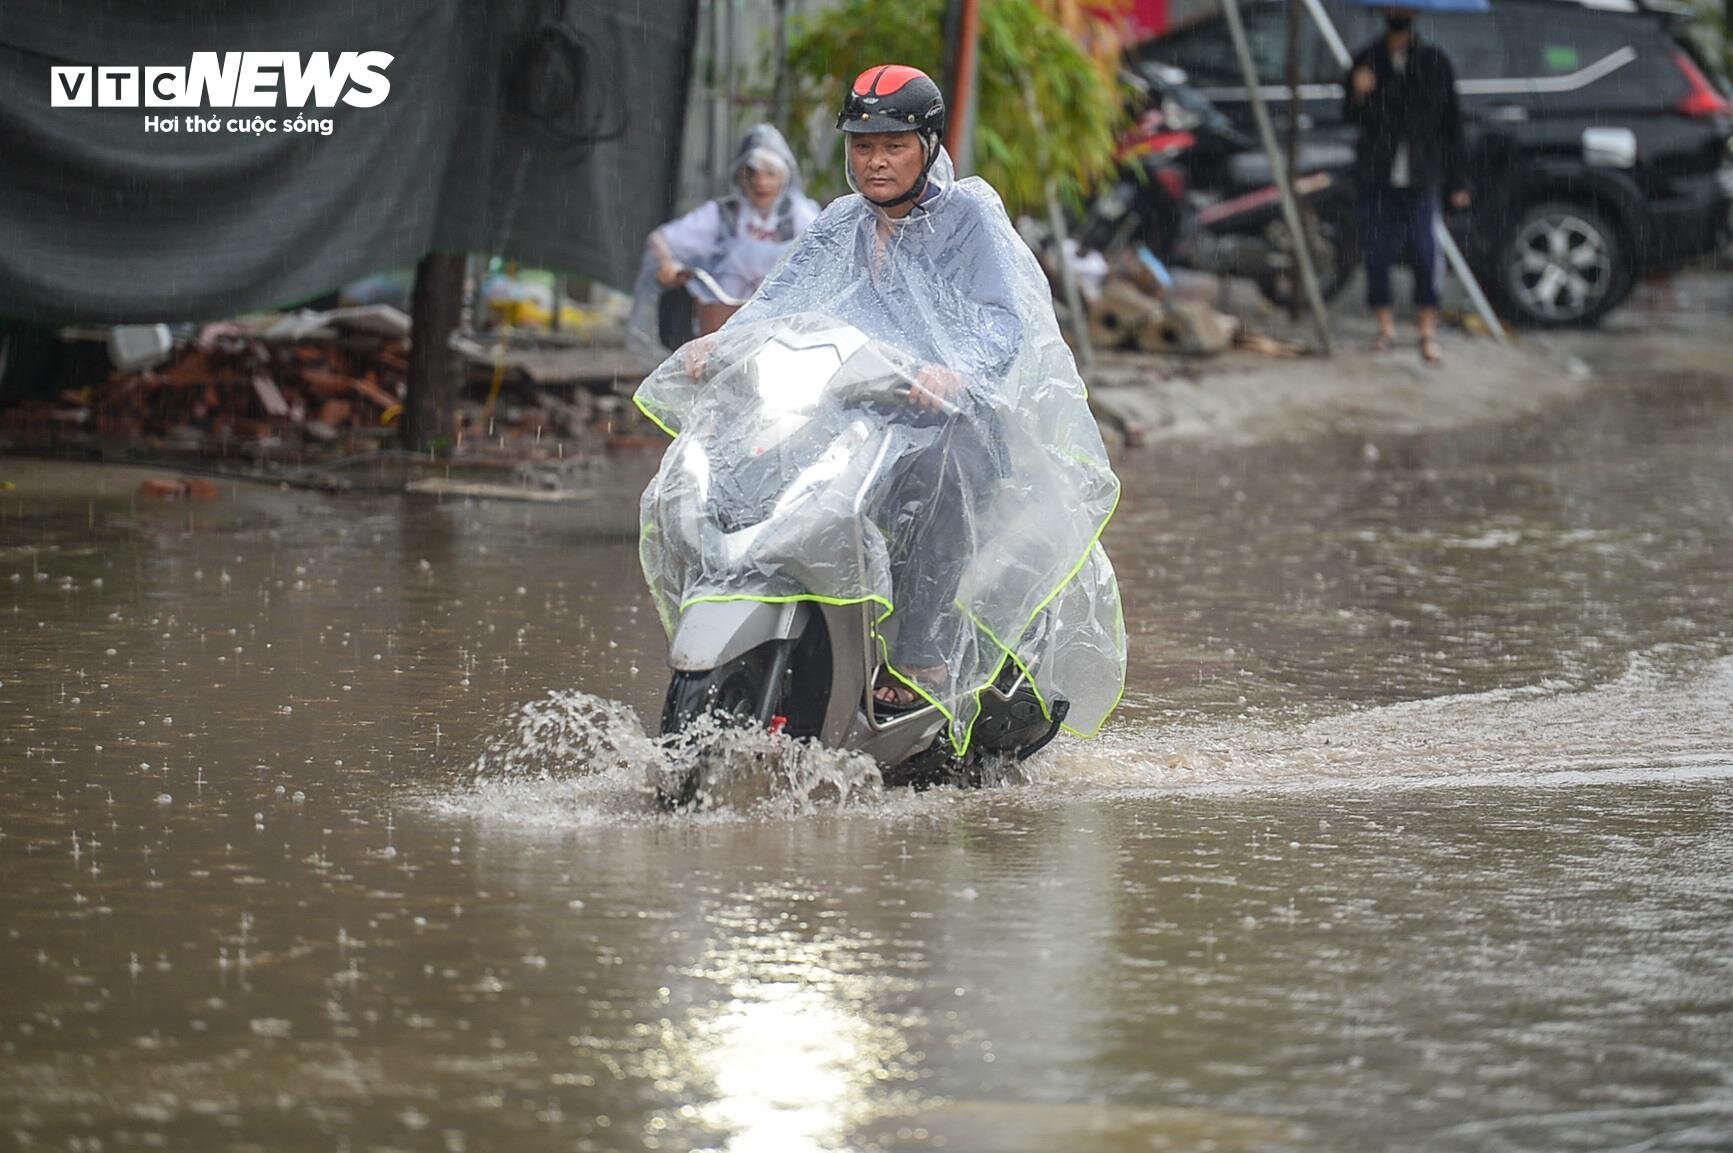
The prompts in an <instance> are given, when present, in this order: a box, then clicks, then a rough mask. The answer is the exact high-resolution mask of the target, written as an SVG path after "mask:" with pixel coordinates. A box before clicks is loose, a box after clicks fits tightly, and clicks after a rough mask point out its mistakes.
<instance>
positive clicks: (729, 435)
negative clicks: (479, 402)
mask: <svg viewBox="0 0 1733 1153" xmlns="http://www.w3.org/2000/svg"><path fill="white" fill-rule="evenodd" d="M935 366H937V367H939V368H943V369H948V370H950V371H951V372H954V373H956V374H958V375H960V377H961V378H962V389H961V391H959V392H958V393H956V394H955V395H953V396H952V397H951V401H952V402H953V403H952V404H950V405H947V406H946V409H945V410H944V411H936V412H935V411H927V410H923V409H921V408H918V407H916V406H915V405H913V404H911V403H910V396H909V391H910V385H911V383H912V382H913V381H915V380H917V379H919V378H920V377H921V375H922V374H923V372H926V373H930V372H932V370H933V368H934V367H935ZM636 400H637V403H638V406H639V408H640V409H642V411H643V412H644V413H645V415H647V416H648V417H649V418H650V419H651V420H653V421H655V422H656V423H657V424H658V425H659V426H661V427H662V428H663V430H664V431H666V432H668V433H669V435H671V436H673V437H674V438H675V439H674V443H673V444H672V445H671V446H670V447H669V449H668V452H667V454H666V455H665V456H664V457H663V460H662V465H661V469H660V471H659V472H658V474H657V476H656V478H655V480H653V481H652V482H651V483H650V486H649V488H647V489H646V490H645V492H644V498H643V507H642V521H643V535H642V543H641V552H642V560H643V565H644V574H645V576H646V578H647V579H648V581H649V584H650V589H651V591H652V593H653V594H654V596H655V599H656V604H657V608H658V610H659V611H660V613H661V616H662V621H663V624H664V625H665V626H666V627H667V628H668V629H669V631H670V633H672V631H673V629H674V627H675V626H676V624H677V622H678V618H679V614H680V612H681V610H682V608H683V607H685V606H687V605H690V604H692V603H694V602H698V601H707V600H734V599H750V600H763V601H785V600H800V599H810V600H822V601H827V602H832V603H836V602H844V603H849V602H871V603H872V604H874V605H876V606H877V614H876V616H877V620H878V622H879V626H880V632H881V646H882V648H883V650H884V652H883V655H884V656H885V658H886V663H887V664H888V665H889V666H890V668H891V669H892V670H894V673H895V674H896V675H897V676H898V678H899V679H900V680H901V681H902V682H903V683H905V684H907V685H909V686H910V687H912V688H914V689H916V690H917V691H918V692H920V694H921V695H922V696H925V697H926V698H927V699H928V700H930V701H932V702H933V703H934V704H937V705H938V706H939V707H940V708H941V709H942V710H944V712H945V714H946V715H947V717H948V718H949V719H950V721H951V725H950V736H951V740H952V742H953V746H954V747H955V749H956V750H957V751H958V752H959V753H963V752H966V751H967V750H968V747H969V743H970V738H971V732H972V728H973V724H974V721H975V718H976V717H977V716H978V715H979V712H980V702H979V694H980V692H981V691H983V690H984V689H985V688H986V687H987V686H989V685H991V684H993V683H994V682H995V680H996V679H997V678H998V677H999V676H1000V675H1001V674H1003V673H1006V672H1007V671H1009V670H1010V669H1011V667H1012V666H1013V665H1014V666H1017V667H1020V668H1021V669H1022V670H1023V671H1025V672H1027V673H1028V674H1029V675H1030V676H1031V678H1032V680H1033V682H1034V684H1035V686H1036V688H1037V690H1038V692H1039V694H1040V695H1041V697H1042V700H1043V703H1044V705H1046V704H1048V703H1049V702H1051V701H1053V700H1054V699H1055V697H1056V696H1059V697H1064V698H1065V699H1066V700H1067V701H1069V702H1070V712H1069V716H1068V718H1067V722H1066V728H1067V729H1069V730H1071V731H1073V732H1076V733H1079V734H1081V735H1092V734H1093V733H1094V732H1095V731H1096V730H1097V729H1098V728H1099V727H1100V726H1101V724H1102V722H1103V721H1104V720H1105V719H1106V717H1107V715H1108V714H1109V713H1110V712H1111V711H1112V710H1113V708H1114V706H1115V705H1116V704H1117V703H1118V700H1119V697H1120V694H1121V692H1122V689H1123V686H1124V680H1125V629H1124V623H1123V621H1122V618H1121V614H1120V602H1119V590H1118V586H1117V584H1116V583H1115V580H1114V575H1113V568H1112V566H1111V565H1110V564H1109V563H1108V559H1107V555H1106V553H1105V552H1103V551H1102V548H1101V543H1100V540H1101V533H1102V531H1103V529H1105V528H1106V526H1107V522H1108V519H1109V518H1110V517H1111V516H1112V515H1113V510H1114V508H1115V506H1116V504H1117V502H1118V499H1119V482H1118V479H1117V478H1116V477H1115V476H1114V475H1113V471H1112V469H1111V467H1110V466H1109V463H1108V459H1107V453H1106V450H1105V448H1104V446H1103V444H1102V440H1101V433H1100V430H1099V429H1098V428H1097V426H1096V424H1095V419H1094V417H1093V416H1092V415H1091V413H1090V411H1089V405H1088V401H1087V398H1086V394H1085V391H1084V385H1083V381H1082V380H1081V378H1080V377H1079V376H1078V374H1077V369H1076V366H1075V364H1074V363H1073V361H1072V357H1071V351H1070V349H1069V348H1068V347H1067V346H1066V344H1065V342H1064V340H1063V339H1062V338H1061V336H1060V334H1059V328H1058V324H1057V321H1056V320H1055V317H1054V314H1053V305H1052V298H1051V295H1050V289H1049V287H1048V284H1047V280H1046V278H1045V277H1044V276H1043V275H1042V272H1041V269H1040V267H1039V265H1037V263H1036V261H1035V257H1034V254H1033V253H1031V252H1030V251H1029V249H1028V247H1027V246H1026V245H1025V244H1024V243H1023V241H1022V239H1021V238H1020V237H1019V236H1018V235H1017V233H1016V231H1015V230H1014V229H1013V228H1012V225H1011V221H1010V219H1009V218H1008V217H1007V215H1006V213H1005V209H1004V206H1003V205H1002V204H1001V202H1000V200H999V197H998V195H997V193H995V192H994V191H993V189H992V187H991V186H990V185H988V184H987V183H986V182H985V181H983V180H980V179H978V178H970V179H966V180H962V181H957V180H955V179H954V177H953V174H952V169H951V167H950V160H949V158H948V157H947V156H945V155H944V154H943V152H941V153H940V155H939V157H938V159H937V161H936V163H935V164H934V166H933V171H932V173H931V177H930V181H929V188H928V190H927V191H926V192H925V193H924V194H923V196H922V198H921V200H920V201H919V202H918V203H917V205H916V207H915V209H914V211H913V212H911V213H910V215H909V216H908V217H907V218H906V219H904V220H900V221H898V220H892V219H890V218H889V217H887V216H885V215H884V213H883V212H881V211H880V210H878V209H877V208H875V207H874V206H873V205H871V204H870V203H869V202H868V201H866V200H865V199H864V198H863V197H862V196H860V195H858V194H857V195H852V196H844V197H842V198H840V199H839V200H837V201H836V202H834V203H832V204H831V205H830V206H829V207H828V208H826V209H825V211H824V212H823V213H822V214H821V215H820V216H819V218H818V220H817V221H816V222H814V224H813V226H812V227H811V228H810V229H809V230H808V231H807V233H806V235H805V236H804V237H803V238H802V240H801V241H800V243H799V244H798V245H797V246H796V247H795V248H794V249H793V250H792V251H791V252H790V253H789V254H788V257H787V259H786V260H785V261H784V262H783V263H782V264H781V265H780V266H779V267H778V268H777V269H776V270H775V272H773V273H772V274H771V275H770V276H769V277H768V278H767V279H766V280H765V281H764V283H763V285H762V286H761V287H760V288H759V290H758V293H757V294H756V295H755V296H754V297H753V298H752V299H751V300H750V301H748V302H747V304H746V306H745V307H744V308H743V309H741V310H740V312H738V313H737V314H736V315H735V316H734V317H733V318H732V319H731V320H729V322H728V323H727V324H726V325H724V326H723V328H722V329H721V330H720V331H719V332H717V333H716V334H715V335H714V336H713V337H710V338H707V339H706V340H702V341H697V342H694V343H693V344H691V345H688V346H687V347H686V349H684V350H683V351H682V352H681V353H676V354H675V355H673V356H671V357H670V358H668V360H666V361H665V362H664V363H663V364H662V365H661V367H659V368H658V369H657V370H656V371H655V372H654V373H652V374H651V375H650V376H649V377H648V378H647V379H646V380H645V381H644V383H643V385H642V386H641V387H640V388H639V389H638V392H637V395H636ZM884 634H889V636H890V637H891V639H890V640H889V641H888V642H887V641H885V640H883V636H884ZM919 671H924V673H925V675H924V676H917V675H912V674H915V673H917V672H919ZM935 671H936V672H937V673H938V675H937V676H935V675H934V673H935Z"/></svg>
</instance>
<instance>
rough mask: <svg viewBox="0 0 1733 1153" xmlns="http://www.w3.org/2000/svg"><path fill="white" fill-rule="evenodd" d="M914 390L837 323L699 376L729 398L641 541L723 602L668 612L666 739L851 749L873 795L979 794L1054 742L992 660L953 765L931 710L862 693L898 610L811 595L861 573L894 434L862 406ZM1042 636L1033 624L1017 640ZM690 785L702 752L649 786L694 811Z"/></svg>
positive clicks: (666, 488)
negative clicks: (759, 731) (968, 734)
mask: <svg viewBox="0 0 1733 1153" xmlns="http://www.w3.org/2000/svg"><path fill="white" fill-rule="evenodd" d="M913 386H914V376H913V368H912V366H911V365H909V364H907V363H906V362H904V361H903V359H902V358H901V357H899V356H898V355H897V354H896V353H895V352H894V351H892V350H889V349H887V348H886V347H885V346H883V345H881V344H878V343H876V342H874V341H871V340H869V339H868V338H867V337H865V336H864V335H863V334H862V333H860V332H859V331H858V330H856V329H854V328H852V327H849V326H846V325H839V326H837V327H835V328H833V329H830V330H827V331H818V332H796V331H786V332H778V333H776V334H775V335H774V336H773V337H771V338H769V339H766V340H763V341H762V342H760V343H759V344H758V346H757V347H755V348H750V349H748V350H747V352H746V354H745V356H744V357H743V359H742V360H741V362H740V363H737V364H734V365H726V366H723V367H722V368H721V369H720V370H719V371H718V372H717V373H715V374H712V375H711V383H710V384H708V385H706V386H705V387H713V388H714V387H723V388H726V389H728V390H729V391H728V395H727V401H726V405H725V406H719V410H720V411H725V412H726V413H727V420H726V421H723V420H720V419H718V420H713V421H712V422H710V423H709V424H706V423H705V422H703V421H700V422H699V423H697V424H695V425H688V426H687V427H686V428H684V429H682V431H681V434H680V436H679V437H677V438H676V440H675V442H674V443H673V444H672V445H671V446H670V447H669V449H668V453H667V456H666V457H665V458H664V460H663V464H662V475H661V476H659V477H658V483H657V484H656V485H655V486H653V488H652V492H653V493H655V494H656V495H655V496H654V497H650V496H647V497H646V501H645V510H644V511H645V531H646V533H648V532H651V531H655V532H657V533H658V534H659V539H660V540H661V542H663V543H662V547H663V548H665V549H667V550H669V552H670V555H673V556H675V557H677V558H678V559H679V561H680V564H681V566H682V568H683V569H684V571H688V572H696V573H701V574H702V575H703V580H704V582H705V583H706V584H707V585H709V586H711V587H716V586H723V587H726V588H727V589H728V590H729V592H730V594H731V595H729V596H727V597H717V598H713V599H700V598H694V599H692V600H689V601H685V602H684V603H683V604H682V606H681V607H680V609H679V611H678V618H677V622H676V625H675V628H674V630H673V638H672V641H671V643H670V646H669V652H668V664H669V666H670V668H671V669H672V670H673V675H672V677H671V679H670V682H669V685H668V692H667V698H666V701H665V703H664V706H663V709H662V732H663V734H664V735H665V736H667V735H671V734H677V733H680V732H681V731H682V730H684V729H686V728H687V727H688V726H690V725H691V724H692V723H693V722H694V721H695V720H696V719H697V718H699V717H702V716H705V715H707V714H720V715H721V716H722V717H724V718H727V719H728V720H729V721H730V722H732V723H735V724H740V725H750V726H757V727H761V728H766V729H774V730H777V731H781V732H784V733H786V734H788V735H789V736H791V737H795V738H807V739H812V740H816V741H818V742H820V743H822V744H823V745H825V746H828V747H832V748H842V749H849V750H853V751H858V752H862V753H866V754H868V755H870V756H871V757H872V758H873V759H874V760H876V761H877V762H878V765H879V767H880V771H881V775H882V779H883V780H884V783H885V784H886V785H887V786H896V785H911V786H914V787H917V788H919V787H927V786H931V785H935V784H942V783H957V784H978V783H980V782H981V779H982V774H983V772H984V770H985V769H986V768H987V767H988V766H989V765H991V764H993V763H995V762H1006V761H1018V760H1022V759H1024V758H1027V757H1029V756H1031V755H1032V754H1034V753H1035V752H1037V751H1038V750H1040V749H1041V748H1043V747H1044V746H1045V745H1046V744H1047V743H1048V742H1049V741H1051V740H1052V739H1053V737H1054V736H1055V735H1056V734H1057V733H1058V731H1059V727H1060V724H1061V723H1062V722H1063V721H1064V719H1065V716H1066V712H1067V709H1068V706H1067V702H1066V701H1065V700H1063V699H1062V698H1055V699H1051V700H1049V701H1047V703H1046V707H1045V708H1043V705H1042V702H1041V700H1040V698H1039V697H1038V696H1037V694H1036V692H1035V691H1034V688H1033V686H1032V685H1031V684H1030V683H1029V682H1028V680H1027V678H1026V676H1025V675H1024V674H1023V672H1022V671H1021V670H1020V669H1019V668H1018V666H1017V665H1016V663H1015V662H1011V661H1006V662H1005V664H1004V666H1003V668H1002V670H1001V672H1000V675H999V677H998V679H997V680H996V681H995V682H994V683H993V684H991V685H988V686H986V687H985V688H984V689H983V690H982V691H981V693H980V704H981V712H980V715H979V716H978V718H977V719H976V721H975V723H974V726H973V729H972V738H971V740H970V742H969V748H968V752H967V755H966V756H963V757H959V756H957V755H955V753H954V751H953V747H952V745H951V742H950V737H949V734H948V732H947V724H948V720H947V717H946V716H945V715H944V712H942V711H941V710H940V709H939V708H937V707H935V706H933V705H932V704H931V703H928V702H923V703H921V704H920V706H919V707H914V708H906V709H894V710H893V709H887V707H886V706H885V705H884V704H883V703H882V702H879V701H877V700H875V699H874V696H873V687H874V685H875V684H878V683H879V677H880V675H881V654H882V653H885V652H889V651H891V647H892V645H893V644H894V642H895V630H896V628H897V625H898V618H897V615H896V614H892V615H890V616H889V617H888V618H884V609H883V606H882V604H880V603H879V602H877V601H873V600H864V601H859V602H857V603H831V601H829V600H824V599H818V598H816V597H814V596H812V594H813V592H814V590H817V589H821V588H826V587H834V585H835V584H836V574H837V572H838V569H839V566H843V567H851V571H853V572H864V571H866V569H867V567H868V557H867V554H868V552H869V551H870V548H871V543H870V542H869V539H868V538H869V532H868V524H869V518H870V517H871V516H872V515H873V498H874V496H875V492H876V491H877V490H879V488H880V486H881V485H882V484H883V483H884V482H885V481H886V480H887V479H888V475H889V471H890V468H891V466H892V465H893V464H894V463H895V462H894V459H893V457H894V455H895V454H894V448H893V441H894V436H893V434H892V432H891V430H890V429H889V428H888V427H887V426H886V425H885V424H884V422H883V420H882V419H878V420H875V419H873V417H872V414H871V412H870V411H869V410H870V409H871V408H872V406H886V407H897V408H900V407H901V406H903V405H904V404H906V403H907V398H908V393H909V390H910V389H911V388H912V387H913ZM951 414H952V415H954V414H955V410H954V409H952V410H951ZM791 530H794V531H791ZM880 547H881V548H882V544H881V545H880ZM684 591H685V590H681V593H682V595H683V594H684ZM881 618H884V619H883V620H881ZM1047 627H1050V624H1049V620H1048V618H1047V616H1046V615H1043V616H1041V617H1038V618H1037V621H1036V622H1035V624H1034V625H1032V626H1031V629H1032V631H1033V630H1040V629H1044V628H1047ZM970 687H971V688H972V687H973V686H970ZM704 775H705V765H704V760H703V758H702V757H697V758H694V759H693V763H691V764H690V765H683V766H682V767H681V768H680V769H679V770H677V771H675V772H674V773H672V774H671V775H664V778H663V779H662V780H661V782H660V783H659V784H658V795H659V798H660V800H661V802H662V803H663V804H664V805H666V806H669V807H689V806H693V805H695V804H702V800H703V798H704V796H705V795H706V791H707V790H706V787H705V786H706V782H705V779H704Z"/></svg>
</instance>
